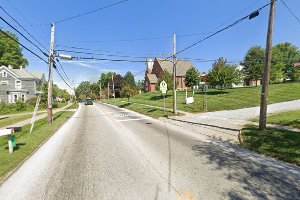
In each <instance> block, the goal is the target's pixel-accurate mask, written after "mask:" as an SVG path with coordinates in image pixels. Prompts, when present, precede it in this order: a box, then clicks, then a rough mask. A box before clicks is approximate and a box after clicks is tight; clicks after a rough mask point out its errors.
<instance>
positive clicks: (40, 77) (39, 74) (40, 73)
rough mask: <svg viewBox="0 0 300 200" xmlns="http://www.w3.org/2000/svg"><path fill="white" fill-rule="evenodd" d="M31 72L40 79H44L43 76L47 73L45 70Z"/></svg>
mask: <svg viewBox="0 0 300 200" xmlns="http://www.w3.org/2000/svg"><path fill="white" fill-rule="evenodd" d="M31 74H32V75H33V76H34V77H36V78H38V79H39V80H42V79H43V76H44V75H45V74H44V73H43V72H31Z"/></svg>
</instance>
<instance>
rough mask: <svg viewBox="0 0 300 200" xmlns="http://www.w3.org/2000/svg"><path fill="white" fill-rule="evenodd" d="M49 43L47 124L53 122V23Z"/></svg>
mask: <svg viewBox="0 0 300 200" xmlns="http://www.w3.org/2000/svg"><path fill="white" fill-rule="evenodd" d="M51 26H52V28H51V44H50V55H49V79H48V111H47V116H48V124H52V123H53V116H52V87H53V66H54V35H55V24H54V23H52V24H51Z"/></svg>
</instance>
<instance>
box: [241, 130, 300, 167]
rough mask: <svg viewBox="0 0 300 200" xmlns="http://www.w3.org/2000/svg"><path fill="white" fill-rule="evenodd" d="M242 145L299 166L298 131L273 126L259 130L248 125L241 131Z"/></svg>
mask: <svg viewBox="0 0 300 200" xmlns="http://www.w3.org/2000/svg"><path fill="white" fill-rule="evenodd" d="M242 136H243V140H244V145H243V147H245V148H247V149H249V150H252V151H255V152H258V153H261V154H264V155H267V156H270V157H273V158H276V159H278V160H282V161H284V162H288V163H291V164H294V165H298V166H300V133H297V132H291V131H286V130H279V129H274V128H267V129H266V130H265V131H259V130H258V128H257V127H254V126H249V127H247V128H244V129H243V132H242Z"/></svg>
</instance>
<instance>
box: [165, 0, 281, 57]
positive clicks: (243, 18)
mask: <svg viewBox="0 0 300 200" xmlns="http://www.w3.org/2000/svg"><path fill="white" fill-rule="evenodd" d="M275 1H277V0H274V1H272V3H273V2H275ZM270 4H271V3H268V4H266V5H264V6H262V7H260V8H259V9H257V10H256V11H255V12H252V13H251V14H249V15H247V16H245V17H242V18H240V19H238V20H237V21H235V22H233V23H232V24H230V25H228V26H226V27H225V28H222V29H220V30H218V31H216V32H214V33H213V34H211V35H209V36H207V37H205V38H203V39H201V40H199V41H197V42H195V43H194V44H192V45H190V46H188V47H186V48H184V49H182V50H180V51H179V52H177V53H176V55H178V54H180V53H182V52H184V51H186V50H188V49H190V48H192V47H194V46H196V45H197V44H199V43H201V42H203V41H205V40H207V39H209V38H211V37H213V36H215V35H217V34H219V33H221V32H223V31H225V30H227V29H229V28H231V27H234V26H236V25H238V24H239V23H241V22H242V21H244V20H246V19H248V18H250V17H252V15H253V14H258V12H259V11H261V10H262V9H264V8H265V7H267V6H269V5H270ZM172 56H173V55H172ZM172 56H170V57H169V58H171V57H172Z"/></svg>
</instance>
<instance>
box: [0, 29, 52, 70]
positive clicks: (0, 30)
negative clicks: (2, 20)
mask: <svg viewBox="0 0 300 200" xmlns="http://www.w3.org/2000/svg"><path fill="white" fill-rule="evenodd" d="M0 32H1V33H3V34H4V35H6V37H8V38H10V39H11V40H12V41H14V42H16V43H17V44H19V45H21V46H22V47H23V48H24V49H26V50H27V51H29V52H30V53H31V54H33V55H35V56H36V57H37V58H39V59H40V60H42V61H44V62H45V63H46V64H49V63H48V62H47V61H46V60H44V59H43V58H41V57H40V56H39V55H38V54H36V53H34V52H33V51H32V50H30V49H28V48H27V47H26V46H25V45H23V44H22V43H20V42H19V41H17V40H16V39H15V38H13V37H11V36H10V35H8V34H7V33H6V32H5V31H3V30H2V29H1V28H0Z"/></svg>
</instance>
